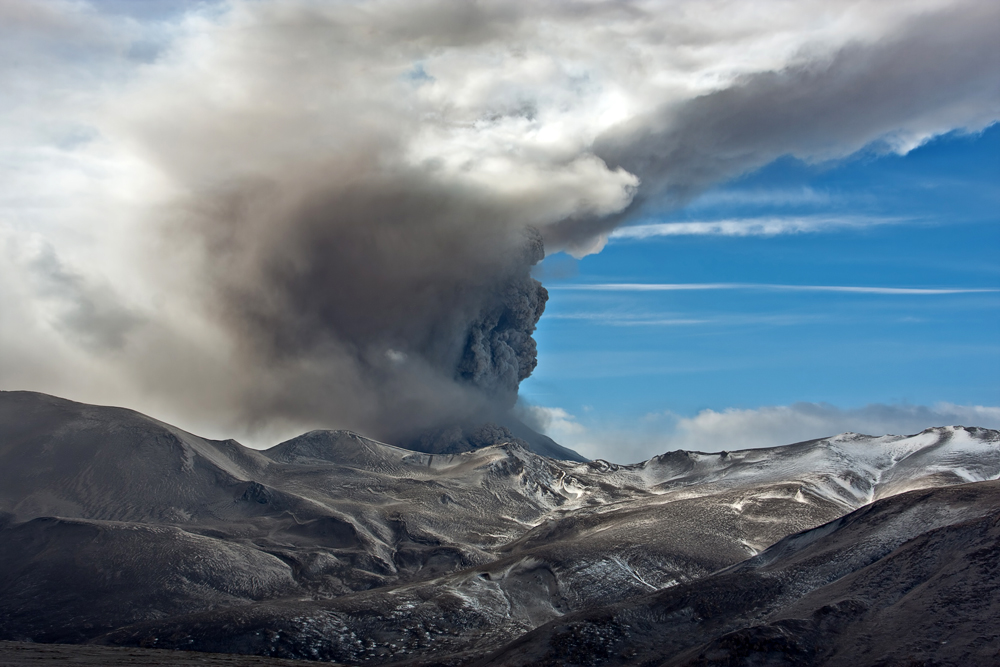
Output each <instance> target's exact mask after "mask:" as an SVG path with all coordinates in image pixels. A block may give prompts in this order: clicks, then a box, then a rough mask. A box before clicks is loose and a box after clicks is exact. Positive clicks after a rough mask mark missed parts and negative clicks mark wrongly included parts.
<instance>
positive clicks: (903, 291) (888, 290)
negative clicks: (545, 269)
mask: <svg viewBox="0 0 1000 667" xmlns="http://www.w3.org/2000/svg"><path fill="white" fill-rule="evenodd" d="M549 289H550V290H573V291H580V292H683V291H690V290H761V291H765V290H774V291H787V292H846V293H850V294H890V295H899V296H929V295H942V294H982V293H993V292H1000V289H989V288H941V289H930V288H922V287H866V286H858V287H855V286H851V285H776V284H767V283H595V284H591V285H551V286H549Z"/></svg>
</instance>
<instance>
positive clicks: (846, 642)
mask: <svg viewBox="0 0 1000 667" xmlns="http://www.w3.org/2000/svg"><path fill="white" fill-rule="evenodd" d="M998 557H1000V483H998V482H995V481H994V482H981V483H977V484H968V485H962V486H957V487H950V488H943V489H934V490H923V491H914V492H909V493H906V494H903V495H899V496H894V497H892V498H888V499H884V500H880V501H877V502H876V503H874V504H873V505H870V506H868V507H865V508H863V509H860V510H857V511H855V512H853V513H851V514H849V515H847V516H845V517H842V518H840V519H837V520H835V521H833V522H831V523H828V524H825V525H823V526H820V527H818V528H815V529H812V530H809V531H805V532H803V533H799V534H796V535H793V536H790V537H787V538H785V539H783V540H782V541H780V542H778V543H777V544H775V545H774V546H772V547H771V548H769V549H768V550H766V551H765V552H764V553H762V554H760V555H758V556H756V557H754V558H751V559H749V560H747V561H745V562H744V563H741V564H739V565H736V566H734V567H731V568H727V569H724V570H722V571H720V572H718V573H715V574H713V575H711V576H709V577H705V578H703V579H701V580H699V581H695V582H692V583H689V584H685V585H682V586H677V587H674V588H670V589H667V590H664V591H660V592H657V593H653V594H650V595H647V596H644V597H641V598H638V599H634V600H630V601H628V602H624V603H621V604H618V605H613V606H608V607H602V608H599V609H595V610H589V611H586V612H580V613H577V614H572V615H568V616H566V617H564V618H561V619H559V620H557V621H554V622H552V623H549V624H548V625H546V626H543V627H541V628H539V629H537V630H535V631H533V632H531V633H528V634H526V635H525V636H523V637H521V638H520V639H518V640H516V641H515V642H513V643H512V644H510V645H508V646H506V647H504V648H503V649H501V650H499V651H498V652H497V653H496V654H494V655H493V656H492V657H491V658H489V659H488V660H485V661H484V662H483V663H482V664H483V665H490V666H500V665H504V666H513V665H567V666H570V665H590V666H596V665H625V664H650V665H663V666H664V667H666V666H668V665H670V666H673V665H692V666H693V665H709V664H712V665H734V666H735V665H757V664H769V665H811V664H824V665H844V666H851V665H858V664H869V665H897V664H992V663H994V662H995V661H996V660H997V659H998V657H1000V630H997V628H996V626H995V623H993V622H992V619H995V618H996V617H997V614H998V612H1000V579H998V577H997V575H998V574H1000V560H998Z"/></svg>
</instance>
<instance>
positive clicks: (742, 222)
mask: <svg viewBox="0 0 1000 667" xmlns="http://www.w3.org/2000/svg"><path fill="white" fill-rule="evenodd" d="M901 222H905V219H903V218H873V217H865V216H840V217H819V216H802V217H770V218H737V219H727V220H710V221H692V222H663V223H653V224H645V225H632V226H629V227H621V228H619V229H617V230H615V231H614V232H612V233H611V236H610V237H609V240H611V241H638V240H643V239H650V238H656V237H662V236H778V235H781V234H810V233H811V234H815V233H820V232H830V231H837V230H842V229H860V228H864V227H872V226H875V225H889V224H898V223H901Z"/></svg>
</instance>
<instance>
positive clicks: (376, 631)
mask: <svg viewBox="0 0 1000 667" xmlns="http://www.w3.org/2000/svg"><path fill="white" fill-rule="evenodd" d="M998 477H1000V433H998V432H996V431H988V430H984V429H975V428H964V427H941V428H934V429H928V430H927V431H924V432H923V433H920V434H917V435H914V436H882V437H870V436H861V435H856V434H843V435H839V436H835V437H831V438H825V439H821V440H814V441H810V442H803V443H798V444H794V445H789V446H786V447H775V448H770V449H756V450H743V451H733V452H728V453H723V454H704V453H697V452H683V451H678V452H670V453H667V454H664V455H662V456H658V457H655V458H653V459H650V460H649V461H646V462H643V463H640V464H635V465H628V466H620V465H615V464H611V463H608V462H605V461H592V462H586V463H578V462H572V461H558V460H553V459H549V458H546V457H543V456H539V455H538V454H536V453H533V452H531V451H529V450H527V449H525V448H524V447H522V446H520V445H519V444H516V443H506V444H500V445H494V446H491V447H485V448H482V449H478V450H474V451H470V452H465V453H461V454H452V455H430V454H425V453H419V452H413V451H409V450H406V449H400V448H398V447H393V446H391V445H386V444H383V443H379V442H377V441H374V440H371V439H368V438H365V437H363V436H361V435H358V434H356V433H351V432H347V431H312V432H310V433H306V434H304V435H302V436H299V437H298V438H294V439H292V440H289V441H287V442H284V443H281V444H279V445H276V446H275V447H272V448H271V449H269V450H266V451H263V452H258V451H254V450H250V449H247V448H245V447H243V446H241V445H240V444H239V443H237V442H235V441H232V440H227V441H211V440H206V439H203V438H199V437H197V436H195V435H192V434H190V433H186V432H184V431H182V430H180V429H177V428H175V427H172V426H170V425H168V424H164V423H162V422H159V421H156V420H155V419H151V418H149V417H146V416H144V415H141V414H138V413H136V412H133V411H129V410H124V409H120V408H105V407H97V406H88V405H82V404H79V403H73V402H71V401H65V400H62V399H57V398H54V397H51V396H45V395H42V394H34V393H30V392H0V543H2V544H3V552H2V557H3V559H4V561H5V562H6V563H17V564H18V565H17V567H7V568H5V569H4V570H0V639H2V638H11V639H28V638H33V639H37V640H42V641H55V640H64V641H80V640H84V639H91V638H97V637H99V636H102V635H103V634H104V633H107V632H110V631H113V632H112V634H108V635H106V639H107V641H118V642H125V643H142V642H145V641H147V640H150V639H151V638H153V637H156V638H158V639H157V641H158V642H160V643H159V644H158V645H159V646H165V645H167V644H169V643H170V642H172V644H170V645H172V646H174V647H176V648H190V647H195V648H202V649H205V650H228V649H225V646H224V645H223V644H220V643H219V642H223V643H224V641H225V636H226V633H230V634H232V633H236V632H237V630H236V629H235V628H243V629H244V630H246V633H247V634H245V636H244V635H241V636H243V637H244V638H243V639H242V640H240V641H241V642H242V643H240V644H239V647H240V648H239V650H244V651H250V652H259V653H262V654H273V653H274V652H275V651H278V649H277V648H275V646H278V645H280V646H281V647H283V648H281V649H280V651H278V652H279V653H282V654H283V655H286V656H289V657H304V658H310V657H312V658H315V657H322V658H324V659H328V660H341V661H348V662H350V661H364V662H369V663H370V662H371V661H375V662H385V661H387V660H389V659H390V658H392V659H395V658H398V657H401V656H402V655H404V653H403V650H402V648H401V647H403V646H404V645H405V646H406V647H408V648H406V651H410V653H407V654H406V655H414V656H419V655H427V654H431V653H433V654H435V655H439V654H441V652H445V653H456V654H458V653H461V652H463V651H466V650H473V649H475V650H477V651H485V650H488V649H489V648H490V647H495V646H499V645H500V644H502V643H504V642H507V641H510V640H511V639H513V638H514V637H517V636H519V635H520V634H523V633H524V632H526V631H528V630H531V629H532V628H535V627H538V626H539V625H541V624H543V623H546V622H548V621H550V620H553V619H556V618H558V617H560V616H561V615H563V614H567V613H572V612H574V611H578V610H583V609H589V608H593V607H595V606H598V605H607V604H610V603H614V602H618V601H625V600H629V599H632V598H635V597H636V596H641V595H645V594H648V593H650V592H651V591H658V590H666V589H670V588H672V587H676V586H678V585H683V584H687V583H690V582H693V581H696V580H698V579H700V578H703V577H705V576H707V575H709V574H711V573H712V572H714V571H716V570H719V569H720V568H725V567H728V566H731V565H733V564H735V563H739V562H740V561H743V560H744V559H746V558H748V557H751V556H754V555H756V554H759V553H760V552H762V551H764V550H765V549H767V548H768V547H770V546H771V545H772V544H774V543H776V542H778V541H780V540H781V539H782V538H784V537H786V536H788V535H790V534H793V533H797V532H799V531H803V530H807V529H811V528H814V527H816V526H819V525H821V524H824V523H826V522H828V521H831V520H833V519H836V518H838V517H841V516H843V515H844V514H845V513H847V512H849V511H851V510H853V509H856V508H858V507H861V506H863V505H865V504H867V503H870V502H872V501H873V500H877V499H880V498H886V497H891V496H893V495H894V494H898V493H901V492H903V491H908V490H912V489H920V488H931V487H940V486H948V485H953V484H960V483H966V482H972V481H979V480H990V479H997V478H998ZM53 517H57V518H53ZM81 540H82V541H81ZM81 545H83V546H81ZM71 553H76V554H79V557H68V556H67V554H71ZM219 554H227V555H226V556H225V557H224V558H223V560H225V561H226V562H227V563H228V565H226V566H224V567H223V566H218V567H217V566H216V565H213V563H217V561H218V555H219ZM112 564H114V565H112ZM112 570H116V571H119V572H120V573H121V574H119V575H117V576H118V578H117V579H116V578H115V575H114V574H113V573H112ZM251 570H252V572H250V571H251ZM56 574H58V576H56ZM76 581H78V582H81V586H83V583H84V582H86V586H83V587H81V588H79V590H75V589H74V586H73V584H72V582H76ZM143 581H148V582H149V585H148V586H139V585H138V584H137V583H136V582H143ZM94 600H97V602H96V603H94V602H92V601H94ZM191 614H193V615H191ZM84 619H85V620H84ZM282 619H284V620H282ZM288 619H298V620H295V622H294V623H293V622H291V621H289V620H288ZM441 619H450V620H447V622H445V621H442V620H441ZM281 624H284V625H282V627H285V628H286V629H285V630H284V631H283V633H284V634H282V637H283V638H282V639H281V642H279V644H274V643H273V642H272V641H271V640H272V639H273V637H272V635H271V634H268V632H267V629H268V628H272V627H277V625H281ZM126 626H128V627H126ZM418 627H420V628H424V630H422V631H421V632H423V633H424V634H421V635H420V637H419V638H415V636H414V635H413V632H414V630H413V629H414V628H418ZM227 628H228V630H227ZM239 632H243V630H240V631H239ZM351 633H353V635H352V634H351ZM272 634H273V633H272ZM351 636H353V637H354V638H355V639H351V640H350V641H347V640H345V639H344V637H351ZM167 637H169V638H171V639H169V640H168V639H166V638H167ZM268 642H271V643H268ZM345 642H346V643H345ZM358 642H360V643H358ZM394 644H395V647H394V646H393V645H394Z"/></svg>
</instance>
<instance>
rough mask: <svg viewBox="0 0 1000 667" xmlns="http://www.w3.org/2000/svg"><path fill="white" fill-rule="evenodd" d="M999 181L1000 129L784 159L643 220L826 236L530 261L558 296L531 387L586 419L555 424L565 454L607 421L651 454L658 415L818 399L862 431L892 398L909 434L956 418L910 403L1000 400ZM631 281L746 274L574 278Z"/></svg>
mask: <svg viewBox="0 0 1000 667" xmlns="http://www.w3.org/2000/svg"><path fill="white" fill-rule="evenodd" d="M998 184H1000V126H997V125H993V126H991V127H989V128H987V129H986V130H985V131H983V132H982V133H975V134H960V133H952V134H948V135H946V136H942V137H938V138H936V139H934V140H932V141H930V142H928V143H927V144H925V145H923V146H920V147H919V148H916V149H915V150H912V151H910V152H909V153H907V154H905V155H897V154H888V155H887V154H879V152H878V151H877V150H875V149H872V150H865V151H862V152H861V153H859V154H857V155H855V156H852V157H850V158H847V159H844V160H838V161H835V162H831V163H820V164H805V163H803V162H801V161H798V160H795V159H792V158H781V159H779V160H777V161H776V162H774V163H772V164H770V165H768V166H766V167H764V168H763V169H760V170H758V171H756V172H754V173H752V174H749V175H746V176H744V177H741V178H738V179H735V180H733V181H730V182H728V183H725V184H724V185H720V186H718V187H716V188H713V189H711V190H709V191H708V192H706V193H705V194H704V195H702V196H701V197H698V198H697V199H695V200H694V201H692V202H691V203H690V204H689V205H687V206H685V207H684V208H682V209H680V210H676V211H673V212H666V213H662V214H659V215H655V214H654V215H650V216H648V219H643V220H642V221H640V223H641V224H657V223H661V224H662V223H690V222H713V221H719V220H737V221H740V222H741V223H742V224H746V225H748V226H750V227H751V228H752V226H753V224H754V222H755V221H760V220H767V221H770V222H771V223H772V224H778V225H780V223H781V222H782V221H788V220H791V221H793V222H794V221H805V222H806V224H809V223H810V222H812V221H818V222H816V224H815V231H797V232H795V231H793V232H788V233H775V234H769V235H764V234H761V235H755V234H753V233H751V234H750V235H746V236H736V235H726V234H720V233H716V234H711V233H702V234H698V233H691V234H677V235H669V236H659V237H648V238H644V239H630V238H620V239H618V240H616V239H614V238H612V240H611V242H610V243H609V244H608V246H607V247H606V248H605V249H604V250H603V251H602V252H601V253H599V254H596V255H591V256H588V257H585V258H583V259H582V260H580V261H576V260H573V259H572V258H570V257H568V256H566V255H564V254H559V255H554V256H551V257H549V258H547V259H546V260H545V262H544V263H543V264H542V265H541V266H540V267H539V269H538V271H537V273H538V274H539V276H540V277H541V278H542V279H543V281H544V282H545V284H546V285H547V286H548V287H549V289H550V300H549V303H548V308H547V310H546V314H545V316H544V317H543V318H542V320H541V322H540V324H539V329H538V333H537V335H536V338H537V339H538V341H539V366H538V369H537V370H536V372H535V373H534V375H533V376H532V377H531V378H530V379H529V380H527V381H526V382H525V383H524V384H523V385H522V396H523V397H524V398H526V399H527V400H528V401H530V402H531V403H533V404H537V405H540V406H553V407H558V408H561V409H562V410H564V411H565V412H566V413H568V414H569V415H572V417H573V418H574V419H572V420H571V421H572V422H574V423H578V424H579V425H580V426H581V427H583V428H585V429H587V430H586V431H584V430H583V429H582V428H578V429H575V430H574V429H573V428H570V429H568V430H567V429H566V424H565V423H562V422H565V421H566V420H565V418H563V419H558V420H557V425H556V428H554V429H552V430H553V435H557V436H560V437H561V438H562V440H565V441H567V443H566V444H568V445H570V446H572V445H573V444H574V443H573V442H572V441H573V440H574V439H579V442H578V443H577V445H578V446H581V447H582V448H584V449H586V448H587V441H588V438H590V437H593V436H592V434H591V432H592V431H593V430H595V429H596V430H598V431H600V432H602V433H609V434H613V433H615V432H616V431H624V432H626V433H627V432H629V431H634V432H635V435H634V436H632V437H633V439H634V444H632V445H631V447H632V448H633V449H635V450H636V451H641V452H643V453H648V450H647V449H646V447H645V446H643V444H642V441H643V440H644V439H646V440H648V438H644V437H643V436H642V435H640V434H641V432H642V427H641V424H642V423H643V421H644V420H645V422H646V423H652V424H653V426H651V427H650V428H655V429H659V430H660V431H662V430H664V429H666V430H667V431H669V430H670V429H671V428H673V427H675V425H676V424H675V422H676V419H674V420H673V421H671V420H670V419H662V418H659V417H662V416H664V413H668V412H669V413H671V414H672V415H674V416H675V417H681V418H684V417H687V418H692V417H695V416H696V415H697V414H698V413H699V412H700V411H703V410H712V411H715V412H724V411H725V410H727V409H730V410H738V411H741V412H740V413H739V414H742V415H744V416H745V415H746V414H747V413H746V412H745V411H753V410H757V409H759V408H762V407H765V406H787V405H790V404H795V403H799V402H807V403H818V404H828V406H827V407H828V408H830V409H833V407H832V406H835V408H839V409H840V410H836V409H833V412H835V413H836V414H837V415H838V417H837V419H832V421H837V420H838V419H839V423H840V424H841V427H842V428H843V429H844V430H848V429H849V428H850V427H851V426H852V419H853V422H857V426H858V427H859V428H857V429H856V430H860V427H863V426H865V425H867V423H866V420H864V419H860V418H858V414H856V413H853V414H854V416H853V417H852V413H851V412H850V410H851V409H855V410H856V409H859V408H863V407H864V406H867V405H870V404H878V405H881V406H889V407H888V408H887V409H889V411H890V412H891V411H892V410H891V407H893V406H894V407H896V408H897V410H896V413H897V414H896V416H895V422H896V423H898V422H902V424H900V426H904V427H905V426H909V427H910V428H911V429H913V428H916V427H917V426H918V425H919V424H920V423H921V419H923V420H924V421H925V422H926V421H927V420H929V419H930V420H933V419H935V418H944V417H946V416H948V415H942V414H940V413H939V412H938V413H934V412H931V413H930V414H926V413H922V414H918V415H914V414H913V410H912V407H913V406H934V405H937V404H941V403H950V404H958V405H966V406H996V405H1000V262H998V260H997V257H998V251H1000V225H998V222H1000V220H998V211H1000V188H998ZM696 229H697V228H696ZM631 283H635V284H719V283H722V284H739V285H747V286H746V287H740V288H732V289H697V290H664V291H633V290H629V289H627V288H625V289H623V290H622V291H617V290H614V291H611V290H608V291H590V290H586V289H578V288H580V287H585V286H587V285H594V284H604V285H616V284H619V285H620V284H631ZM751 285H758V287H752V286H751ZM768 285H778V286H782V285H783V286H845V287H887V288H897V289H900V290H931V291H932V293H919V292H917V293H910V292H905V291H901V292H899V293H888V294H886V293H867V292H860V293H859V292H842V291H814V290H789V289H783V288H774V287H767V286H768ZM933 290H957V291H956V292H955V293H934V292H933ZM962 290H972V291H969V292H963V291H962ZM975 290H993V291H975ZM845 409H846V410H847V411H848V412H844V410H845ZM945 411H946V410H945ZM907 415H909V416H907ZM980 418H981V419H985V420H987V421H992V419H990V418H988V417H987V416H986V415H982V416H981V417H980ZM889 421H890V422H893V419H890V420H889ZM560 423H562V430H560V428H559V424H560ZM891 425H896V424H895V423H893V424H891ZM930 425H932V424H931V423H926V426H930ZM991 425H995V424H991ZM921 428H922V427H921ZM793 430H794V429H793ZM815 435H816V436H818V435H822V434H820V433H817V434H815ZM619 437H624V438H625V439H626V440H628V438H629V436H627V435H626V436H619ZM777 437H780V436H777ZM789 437H793V436H792V434H789ZM654 440H656V438H654ZM650 446H652V445H650ZM623 451H631V449H628V446H626V450H623Z"/></svg>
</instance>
